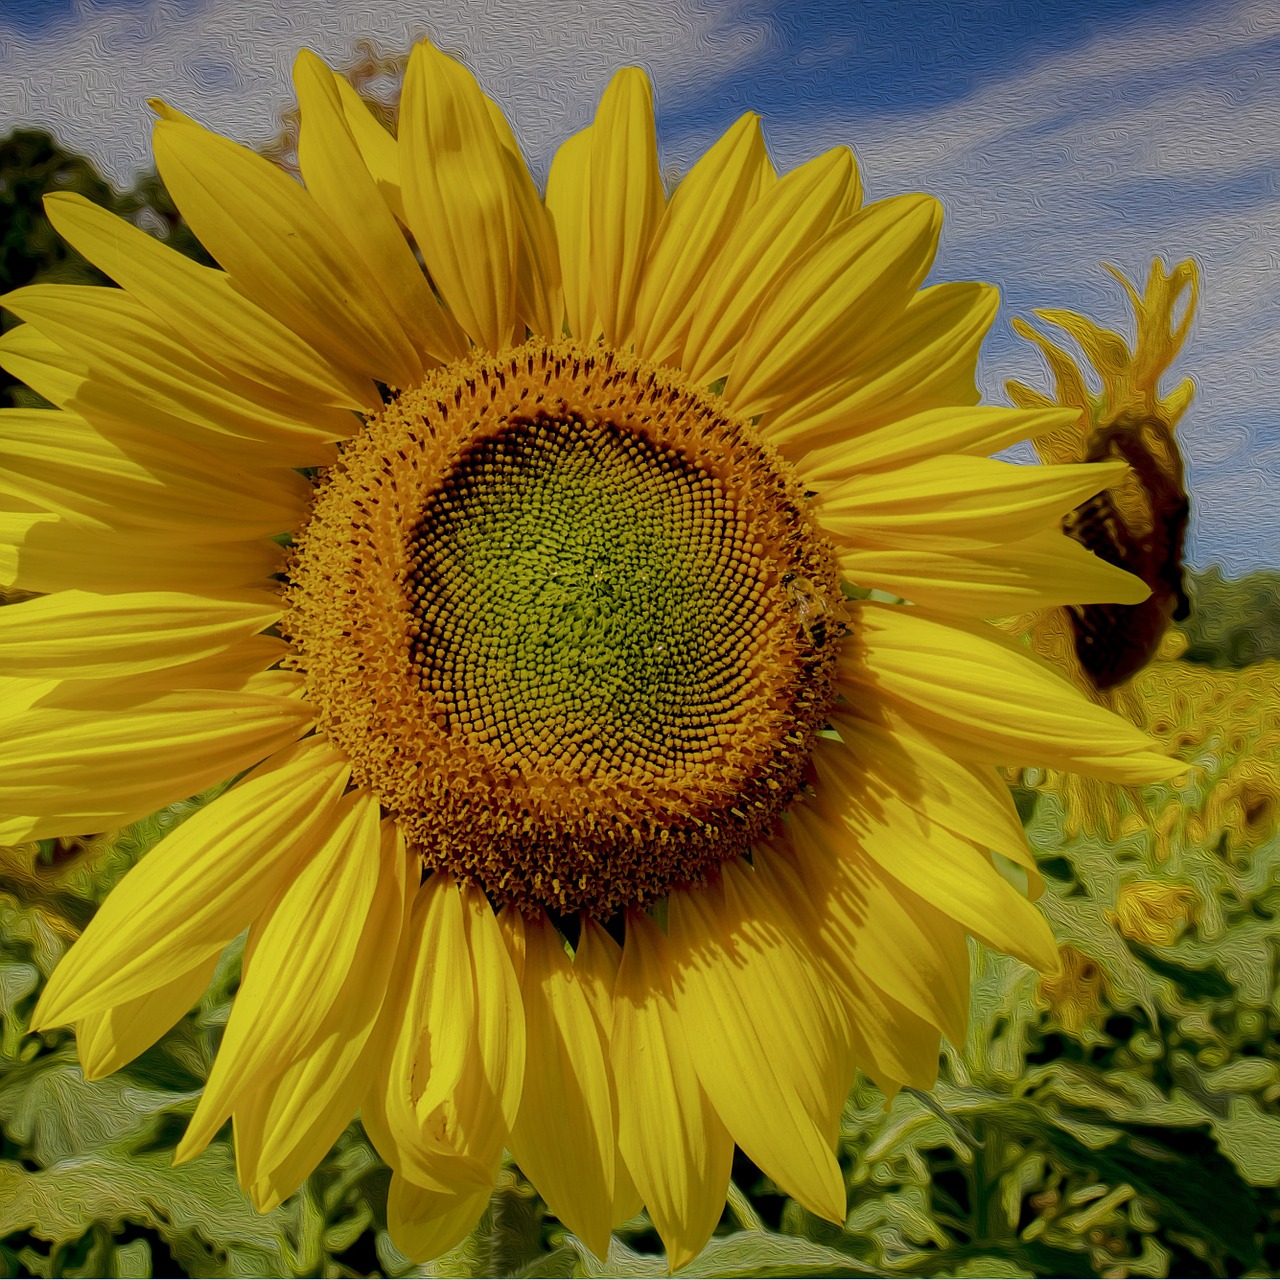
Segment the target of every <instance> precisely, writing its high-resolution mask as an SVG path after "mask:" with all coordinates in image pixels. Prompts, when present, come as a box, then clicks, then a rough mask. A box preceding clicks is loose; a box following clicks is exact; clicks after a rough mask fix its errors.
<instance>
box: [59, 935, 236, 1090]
mask: <svg viewBox="0 0 1280 1280" xmlns="http://www.w3.org/2000/svg"><path fill="white" fill-rule="evenodd" d="M218 959H219V955H218V953H217V952H214V954H213V955H211V956H208V957H206V958H205V959H204V960H201V961H200V962H199V963H198V964H195V965H193V966H192V967H191V968H190V969H188V970H187V971H186V972H185V973H180V974H179V975H178V976H177V977H176V978H173V979H172V980H171V981H169V982H166V983H165V984H164V985H163V986H161V987H157V988H156V989H155V990H154V991H148V992H146V994H144V995H140V996H135V997H134V998H133V999H132V1000H123V1001H121V1002H120V1003H119V1004H115V1005H112V1006H111V1007H110V1008H108V1009H103V1010H101V1011H100V1012H98V1013H91V1014H88V1015H87V1016H86V1017H84V1018H81V1019H80V1021H79V1022H78V1023H77V1024H76V1050H77V1051H78V1053H79V1055H80V1070H81V1071H82V1073H83V1074H84V1078H85V1079H86V1080H101V1079H102V1078H103V1077H104V1076H109V1075H110V1074H111V1073H112V1072H113V1071H118V1070H119V1069H120V1068H121V1067H122V1066H124V1065H125V1063H126V1062H132V1061H133V1060H134V1058H136V1057H137V1056H138V1054H140V1053H142V1052H144V1051H145V1050H147V1049H149V1048H150V1047H151V1046H152V1045H153V1044H155V1042H156V1041H157V1040H159V1039H160V1037H161V1036H162V1035H164V1033H165V1032H166V1031H168V1030H169V1029H170V1027H172V1026H173V1025H174V1024H175V1023H177V1022H178V1021H179V1019H181V1018H182V1016H183V1015H184V1014H185V1013H187V1012H188V1011H189V1010H190V1009H191V1007H192V1006H193V1005H194V1004H195V1003H196V1002H197V1001H198V1000H199V999H200V996H201V994H202V993H203V992H204V989H205V988H206V987H207V986H208V985H209V983H210V982H211V981H212V979H213V971H214V970H215V969H216V968H217V967H218Z"/></svg>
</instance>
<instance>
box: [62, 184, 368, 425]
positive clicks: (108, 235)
mask: <svg viewBox="0 0 1280 1280" xmlns="http://www.w3.org/2000/svg"><path fill="white" fill-rule="evenodd" d="M45 212H46V213H47V214H48V215H49V221H50V222H51V223H53V227H54V230H55V231H57V233H58V234H59V235H60V236H62V237H63V239H65V240H67V241H69V242H70V243H71V244H72V245H74V246H75V248H76V249H78V250H79V251H80V252H81V253H82V254H84V256H85V257H86V258H88V259H89V261H90V262H92V263H93V264H94V266H96V267H98V268H99V269H100V270H101V271H104V272H105V273H106V274H107V275H108V276H110V277H111V279H113V280H115V281H116V282H117V283H118V284H120V285H122V286H123V287H124V288H125V289H127V290H128V291H129V293H131V294H132V295H133V296H134V297H135V298H137V299H138V300H139V301H140V302H143V303H145V304H146V305H147V306H148V307H150V308H151V310H152V311H154V312H155V314H156V315H157V316H158V317H159V318H160V320H161V321H163V322H164V324H165V325H167V326H168V328H169V331H170V333H172V334H181V335H183V336H184V337H185V338H186V339H187V340H188V341H189V342H190V343H191V345H192V346H193V347H194V348H195V349H196V350H197V351H198V352H199V353H200V354H201V356H203V357H204V359H206V360H208V361H210V362H211V363H212V364H215V365H217V366H218V367H220V368H223V369H228V370H230V371H232V372H234V373H237V374H240V375H241V376H243V377H245V378H248V379H251V380H252V381H254V382H258V383H261V384H263V385H264V386H267V387H276V388H279V389H280V390H281V391H284V392H286V393H287V394H288V395H290V396H293V397H296V398H297V399H298V400H299V401H301V402H303V403H315V404H318V405H330V406H333V407H336V408H340V409H365V408H370V409H371V408H375V407H377V406H378V405H379V404H380V397H379V396H378V393H377V391H376V390H375V389H374V387H373V385H372V383H370V382H368V380H367V379H364V378H361V377H358V376H356V375H355V374H353V373H352V372H350V371H349V370H348V369H347V366H346V364H345V362H344V363H338V364H334V363H331V362H330V361H329V360H327V359H325V358H324V357H323V356H322V355H320V354H319V353H318V352H317V351H316V349H315V348H314V347H312V346H309V345H308V344H307V343H306V342H305V341H304V340H303V339H302V338H301V337H299V336H298V335H297V334H295V333H294V332H293V331H292V330H291V329H290V328H288V327H287V326H286V325H284V324H283V323H281V322H280V321H279V320H277V319H276V318H275V317H274V316H272V315H271V314H269V313H268V312H266V311H264V310H263V309H262V308H261V307H258V306H256V305H255V304H254V303H253V302H251V301H250V300H249V299H248V298H247V297H245V296H244V295H242V294H240V293H238V292H237V291H236V290H235V289H234V288H233V287H232V284H231V281H230V279H229V278H228V277H227V275H226V274H225V273H223V272H221V271H217V270H214V269H213V268H211V267H202V266H200V265H199V264H198V263H195V262H192V261H191V259H190V258H187V257H184V256H183V255H182V254H180V253H178V252H177V251H176V250H174V249H170V248H169V247H168V246H167V245H163V244H161V243H160V241H159V240H157V239H155V237H154V236H149V235H147V233H146V232H145V231H143V230H141V229H140V228H138V227H135V226H133V225H132V224H131V223H129V222H126V221H125V220H124V219H123V218H118V217H116V216H115V215H114V214H112V213H108V212H107V210H105V209H100V208H98V207H97V206H96V205H94V204H91V203H90V202H89V201H88V200H86V199H85V198H84V197H83V196H79V195H75V194H73V193H71V192H56V193H55V194H53V195H50V196H46V197H45Z"/></svg>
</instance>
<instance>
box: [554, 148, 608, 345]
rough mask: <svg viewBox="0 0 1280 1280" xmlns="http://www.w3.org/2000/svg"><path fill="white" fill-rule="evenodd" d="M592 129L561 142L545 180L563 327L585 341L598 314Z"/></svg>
mask: <svg viewBox="0 0 1280 1280" xmlns="http://www.w3.org/2000/svg"><path fill="white" fill-rule="evenodd" d="M592 147H593V144H592V141H591V129H590V127H588V128H586V129H583V130H581V131H580V132H578V133H575V134H574V135H573V136H572V137H570V138H566V139H565V141H564V142H562V143H561V144H560V149H559V150H558V151H557V152H556V154H555V159H553V160H552V161H551V172H550V173H549V174H548V175H547V202H546V203H547V214H548V216H549V217H550V219H551V226H552V230H553V231H554V232H555V238H556V245H557V248H558V250H559V258H560V274H561V278H562V280H563V282H564V304H565V317H564V318H565V324H566V325H567V326H568V330H569V333H570V334H572V335H573V336H574V337H576V338H581V339H582V340H583V341H584V342H585V341H588V340H590V339H592V338H595V337H598V336H599V334H600V332H601V328H600V313H599V309H598V307H597V305H596V301H595V297H594V294H593V291H592V283H591V233H590V229H589V224H590V200H591V152H592Z"/></svg>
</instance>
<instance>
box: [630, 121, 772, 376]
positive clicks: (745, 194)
mask: <svg viewBox="0 0 1280 1280" xmlns="http://www.w3.org/2000/svg"><path fill="white" fill-rule="evenodd" d="M775 179H776V175H774V172H773V166H772V165H770V163H769V157H768V155H767V154H766V153H765V149H764V136H763V135H762V134H761V132H760V118H759V117H758V116H756V115H754V114H751V113H748V114H747V115H744V116H742V117H741V118H740V119H739V120H738V121H737V123H736V124H734V125H733V127H732V128H730V129H729V130H728V132H727V133H726V134H725V135H724V137H722V138H721V139H720V140H719V141H718V142H717V143H716V144H715V145H714V146H713V147H712V148H711V149H710V150H709V151H708V152H707V153H706V155H704V156H703V157H702V159H701V160H699V161H698V163H697V164H695V165H694V166H693V168H692V169H690V170H689V174H688V176H687V177H686V178H685V179H684V181H683V182H681V183H680V185H679V187H677V188H676V192H675V194H674V195H673V196H672V197H671V203H670V204H669V205H668V206H667V211H666V213H665V214H664V215H663V218H662V222H661V223H660V224H659V226H658V229H657V232H656V233H655V235H654V238H653V244H652V247H651V248H650V250H649V259H648V262H647V263H646V264H645V268H644V278H643V281H642V282H641V285H640V290H639V294H638V296H637V299H636V354H637V355H639V356H642V357H644V358H645V359H646V360H655V361H659V362H662V363H670V362H672V361H674V360H677V359H679V357H680V354H681V352H682V351H683V350H684V344H685V340H686V338H687V337H688V335H689V326H690V325H691V324H692V322H693V316H694V312H695V310H696V308H697V304H698V296H699V294H700V293H701V291H702V287H703V284H704V283H705V281H706V278H707V271H708V268H709V267H710V265H711V263H712V262H714V261H715V259H716V258H717V257H718V256H719V254H720V253H721V252H722V250H723V249H724V247H725V244H726V242H727V241H728V238H729V236H730V234H731V233H732V232H733V229H734V228H735V227H736V226H737V225H738V224H739V223H740V222H741V221H742V219H743V218H744V217H747V216H749V211H750V210H751V208H752V206H753V205H754V204H755V203H756V201H757V200H758V199H759V197H760V194H761V192H762V191H764V190H765V189H766V185H767V184H768V185H771V184H772V181H773V180H775Z"/></svg>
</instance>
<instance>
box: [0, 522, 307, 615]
mask: <svg viewBox="0 0 1280 1280" xmlns="http://www.w3.org/2000/svg"><path fill="white" fill-rule="evenodd" d="M284 554H285V553H284V550H283V548H281V547H280V546H278V545H277V544H276V543H274V542H267V541H261V542H237V543H212V544H210V545H207V546H199V545H195V546H192V545H183V544H181V543H178V542H177V541H174V542H166V541H164V540H163V539H160V538H157V537H156V536H155V531H154V530H146V529H130V530H120V529H112V528H108V527H107V526H105V525H101V524H98V523H96V522H94V521H87V520H84V521H82V520H64V519H62V518H61V517H59V516H55V515H50V514H46V513H44V512H35V513H29V512H6V511H0V582H5V583H7V584H8V585H9V586H11V587H17V588H18V589H20V590H22V591H40V592H48V591H74V590H84V591H96V592H102V593H109V594H113V593H116V592H124V591H189V590H190V589H191V588H192V587H193V586H199V587H200V588H201V589H202V590H206V591H217V592H218V593H219V594H224V593H225V594H232V595H235V597H236V598H238V599H240V598H244V595H243V594H242V589H247V592H248V593H249V594H251V595H252V596H255V597H256V596H259V595H261V593H262V592H263V591H264V590H268V589H271V588H272V586H273V585H274V584H273V583H271V582H270V580H269V576H268V575H270V574H272V573H275V572H276V570H277V569H279V567H280V564H281V562H282V561H283V559H284Z"/></svg>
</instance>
